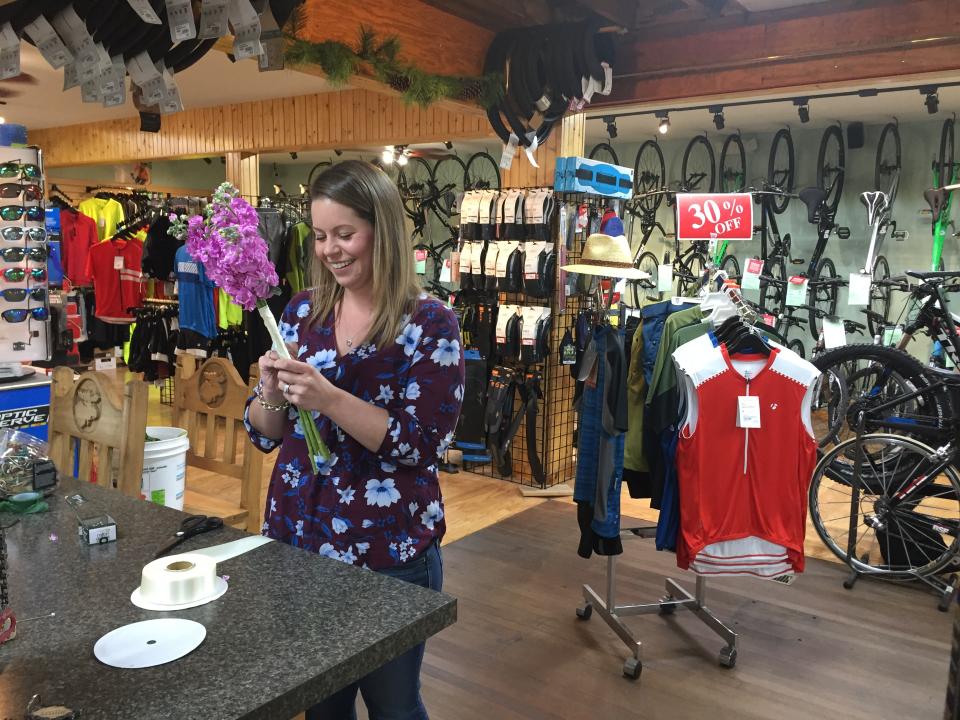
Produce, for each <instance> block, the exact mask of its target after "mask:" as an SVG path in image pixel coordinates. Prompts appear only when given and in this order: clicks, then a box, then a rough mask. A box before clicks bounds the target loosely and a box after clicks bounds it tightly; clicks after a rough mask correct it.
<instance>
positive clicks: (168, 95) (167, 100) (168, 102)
mask: <svg viewBox="0 0 960 720" xmlns="http://www.w3.org/2000/svg"><path fill="white" fill-rule="evenodd" d="M161 77H162V78H163V86H164V93H163V100H161V101H160V112H162V113H164V114H166V115H168V114H170V113H175V112H180V111H181V110H183V102H182V101H181V99H180V89H179V88H178V87H177V82H176V80H174V79H173V73H172V72H170V71H169V70H167V68H164V69H163V73H162V74H161Z"/></svg>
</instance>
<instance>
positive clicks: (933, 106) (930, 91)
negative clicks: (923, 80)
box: [920, 85, 940, 115]
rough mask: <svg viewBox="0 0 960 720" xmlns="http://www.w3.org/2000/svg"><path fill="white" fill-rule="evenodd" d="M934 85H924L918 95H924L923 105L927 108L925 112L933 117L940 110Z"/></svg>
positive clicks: (938, 97) (938, 98)
mask: <svg viewBox="0 0 960 720" xmlns="http://www.w3.org/2000/svg"><path fill="white" fill-rule="evenodd" d="M937 89H938V88H937V86H936V85H924V86H923V87H921V88H920V94H921V95H926V97H925V98H924V100H923V104H924V105H926V106H927V112H928V113H930V114H931V115H935V114H936V113H937V111H938V110H939V109H940V96H939V95H937Z"/></svg>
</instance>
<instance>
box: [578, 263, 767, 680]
mask: <svg viewBox="0 0 960 720" xmlns="http://www.w3.org/2000/svg"><path fill="white" fill-rule="evenodd" d="M712 277H716V276H712ZM711 282H712V278H711ZM728 294H730V293H728ZM731 297H732V296H731ZM595 298H596V299H600V298H601V294H600V289H599V288H598V289H597V293H596V295H595ZM596 299H595V301H596ZM612 300H613V289H612V285H611V289H610V292H609V293H608V294H607V297H606V300H605V302H604V308H605V310H606V312H601V313H598V315H599V316H600V317H602V318H604V322H609V317H610V308H611V302H612ZM741 309H742V310H743V311H746V310H748V308H746V306H745V305H743V304H742V303H741V304H740V305H738V313H739V312H741ZM656 534H657V528H656V526H643V527H633V528H621V529H620V535H621V537H624V536H626V537H638V538H646V539H650V538H656ZM665 587H666V595H665V596H664V597H663V598H661V599H660V600H658V601H657V602H655V603H641V604H626V605H618V604H617V597H616V591H617V556H616V555H608V556H607V578H606V592H605V594H604V595H603V596H602V597H601V595H600V593H598V592H597V591H596V590H594V589H593V588H592V587H591V586H590V585H589V584H584V585H583V600H584V605H582V606H581V607H578V608H577V617H579V618H580V619H581V620H589V619H590V617H591V615H592V614H593V610H594V608H596V610H597V613H598V614H599V615H600V617H601V618H603V621H604V622H605V623H606V624H607V626H608V627H609V628H610V629H611V630H613V631H614V633H616V634H617V637H619V638H620V639H621V640H622V641H623V643H624V644H625V645H626V646H627V649H628V650H630V653H631V656H630V657H628V658H627V659H626V660H625V661H624V663H623V675H624V677H627V678H630V679H632V680H636V679H638V678H639V677H640V673H641V671H642V670H643V642H642V641H641V640H640V639H639V638H638V637H637V636H636V635H635V634H634V633H633V631H631V630H630V628H628V627H627V626H626V624H625V623H624V622H623V618H625V617H629V616H631V615H652V614H654V613H656V614H659V615H672V614H673V613H674V612H675V611H676V610H677V609H678V608H679V609H681V610H689V611H690V612H692V613H693V614H694V615H695V616H696V617H697V618H699V619H700V621H701V622H702V623H703V624H705V625H706V626H707V627H709V628H710V629H711V630H713V632H715V633H716V634H717V635H719V636H720V638H721V639H722V640H723V641H724V642H725V643H726V645H724V646H723V647H722V648H721V649H720V655H719V662H720V664H721V665H722V666H724V667H727V668H732V667H733V666H734V665H736V662H737V646H738V635H737V633H736V632H735V631H734V630H733V629H732V628H730V627H729V626H727V625H725V624H724V623H723V621H721V620H720V619H719V618H718V617H717V616H716V615H715V614H714V613H713V611H712V610H710V609H709V608H708V607H707V605H706V599H707V580H706V578H705V577H703V576H702V575H697V579H696V586H695V589H694V592H693V593H691V592H690V591H688V590H687V589H686V588H684V587H683V586H681V585H680V584H679V583H678V582H677V581H676V580H674V579H673V578H670V577H668V578H665Z"/></svg>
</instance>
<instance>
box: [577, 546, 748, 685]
mask: <svg viewBox="0 0 960 720" xmlns="http://www.w3.org/2000/svg"><path fill="white" fill-rule="evenodd" d="M656 533H657V529H656V528H655V527H639V528H625V529H622V530H621V531H620V534H621V535H626V536H634V537H640V538H653V537H656ZM616 571H617V558H616V556H615V555H610V556H609V557H608V558H607V592H606V599H604V598H601V597H600V594H599V593H598V592H597V591H596V590H594V589H593V588H592V587H590V586H589V585H584V586H583V599H584V602H585V604H584V605H583V606H582V607H579V608H577V617H579V618H580V619H581V620H589V619H590V617H591V615H592V614H593V610H594V608H596V610H597V613H598V614H599V615H600V617H601V618H603V621H604V622H605V623H606V624H607V625H608V626H609V627H610V629H611V630H613V631H614V632H615V633H616V634H617V636H618V637H619V638H620V639H621V640H623V642H624V644H625V645H626V646H627V649H628V650H630V652H631V653H632V654H633V655H632V657H628V658H627V659H626V660H625V661H624V663H623V675H624V677H627V678H630V679H632V680H636V679H638V678H639V677H640V672H641V671H642V670H643V642H642V641H641V640H639V639H638V638H637V637H636V636H635V635H634V634H633V632H631V630H630V628H628V627H627V626H626V625H625V624H624V622H623V618H625V617H628V616H630V615H652V614H654V613H657V614H659V615H672V614H673V613H674V611H676V610H677V608H680V609H685V610H689V611H690V612H692V613H693V614H694V615H696V616H697V617H698V618H700V620H701V621H702V622H703V623H704V624H705V625H706V626H707V627H709V628H710V629H711V630H713V631H714V632H715V633H716V634H717V635H719V636H720V637H721V638H722V639H723V640H724V642H726V645H724V646H723V647H722V648H721V649H720V657H719V660H720V664H721V665H723V666H724V667H728V668H732V667H733V666H734V665H736V664H737V638H738V636H737V633H736V632H734V631H733V630H731V629H730V628H729V627H727V626H726V625H725V624H724V623H723V622H722V621H721V620H720V619H719V618H718V617H717V616H716V615H714V614H713V612H712V611H711V610H710V608H708V607H707V606H706V604H705V602H706V597H707V580H706V578H704V577H703V576H702V575H698V576H697V584H696V589H695V590H694V593H693V594H691V593H690V592H689V591H688V590H687V589H686V588H684V587H682V586H681V585H680V584H679V583H678V582H677V581H676V580H674V579H673V578H667V579H666V590H667V594H666V595H665V596H664V597H663V598H662V599H661V600H659V601H658V602H655V603H647V604H642V605H617V602H616V590H617V572H616Z"/></svg>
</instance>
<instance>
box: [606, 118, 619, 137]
mask: <svg viewBox="0 0 960 720" xmlns="http://www.w3.org/2000/svg"><path fill="white" fill-rule="evenodd" d="M603 121H604V122H605V123H606V124H607V135H609V136H610V139H611V140H613V139H614V138H615V137H617V118H616V117H614V116H613V115H607V116H606V117H605V118H603Z"/></svg>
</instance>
